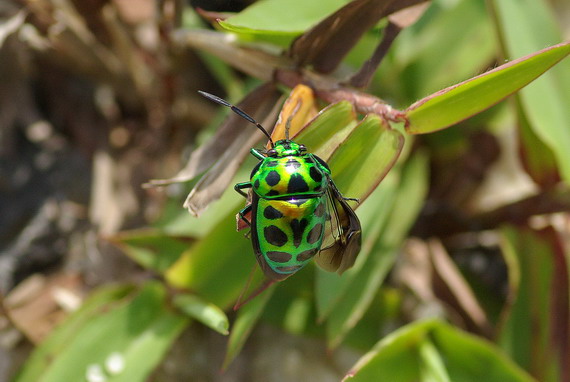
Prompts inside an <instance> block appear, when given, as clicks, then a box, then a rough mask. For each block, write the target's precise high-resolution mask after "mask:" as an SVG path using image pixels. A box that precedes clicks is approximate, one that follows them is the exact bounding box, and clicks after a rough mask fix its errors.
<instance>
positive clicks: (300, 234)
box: [199, 91, 361, 285]
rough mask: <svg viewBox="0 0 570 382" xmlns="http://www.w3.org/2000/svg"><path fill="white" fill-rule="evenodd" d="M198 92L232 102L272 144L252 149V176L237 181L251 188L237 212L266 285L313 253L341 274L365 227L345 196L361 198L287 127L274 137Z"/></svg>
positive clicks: (288, 273)
mask: <svg viewBox="0 0 570 382" xmlns="http://www.w3.org/2000/svg"><path fill="white" fill-rule="evenodd" d="M199 93H200V94H201V95H202V96H204V97H206V98H208V99H209V100H211V101H214V102H216V103H218V104H220V105H223V106H226V107H229V108H230V109H231V110H232V111H233V112H234V113H236V114H238V115H239V116H241V117H242V118H244V119H246V120H247V121H249V122H251V123H252V124H254V125H255V126H256V127H257V128H258V129H259V130H261V131H262V132H263V134H264V135H265V136H267V138H268V139H269V142H270V145H271V148H270V149H269V150H256V149H255V148H252V149H251V151H250V152H251V154H252V155H253V156H254V157H256V158H257V159H259V160H260V162H259V163H258V164H257V165H256V166H255V167H254V168H253V170H252V171H251V175H250V181H249V182H243V183H238V184H236V185H235V186H234V188H235V190H236V191H237V192H238V193H239V194H241V195H242V196H244V197H246V198H247V197H248V195H247V194H246V193H245V192H244V190H245V189H251V190H252V191H253V192H252V195H251V203H249V204H247V205H246V206H245V208H244V209H242V210H241V211H240V212H239V214H238V215H239V218H240V219H242V220H243V221H244V222H245V223H246V224H247V225H248V226H250V228H251V240H252V244H253V250H254V252H255V257H256V259H257V263H258V264H259V266H260V267H261V270H262V271H263V273H264V275H265V276H266V277H267V278H268V280H269V284H266V285H270V284H271V283H273V282H275V281H282V280H284V279H286V278H287V277H289V276H291V275H293V274H294V273H295V272H297V271H299V270H300V269H301V268H303V267H304V266H305V265H306V264H307V263H308V262H309V261H310V260H311V259H312V258H313V257H314V258H315V260H316V262H317V264H318V265H319V266H320V267H321V268H323V269H325V270H327V271H329V272H338V273H339V274H341V273H342V272H344V271H345V270H346V269H348V268H350V267H351V266H352V265H353V264H354V262H355V260H356V257H357V255H358V253H359V251H360V247H361V227H360V222H359V220H358V217H357V216H356V214H355V213H354V211H353V209H352V208H351V207H350V205H349V204H348V203H347V201H348V200H354V201H357V200H356V199H351V198H345V197H343V196H342V194H341V193H340V191H339V190H338V188H337V187H336V185H335V183H334V181H333V180H332V177H331V170H330V168H329V166H328V164H327V163H326V162H325V161H324V160H322V159H321V158H319V157H318V156H316V155H314V154H311V153H308V152H307V149H306V147H305V146H304V145H302V144H298V143H296V142H294V141H292V140H290V139H289V131H288V129H287V128H286V129H285V139H281V140H278V141H277V142H273V140H272V138H271V136H270V135H269V133H268V132H267V130H265V128H264V127H263V126H262V125H261V124H259V123H258V122H256V121H255V120H254V119H253V118H252V117H251V116H249V115H248V114H246V113H245V112H244V111H243V110H241V109H239V108H238V107H236V106H234V105H232V104H230V103H228V102H227V101H225V100H223V99H221V98H219V97H217V96H215V95H212V94H209V93H206V92H203V91H199ZM248 215H250V216H251V221H249V220H248V219H247V216H248ZM329 241H330V243H329Z"/></svg>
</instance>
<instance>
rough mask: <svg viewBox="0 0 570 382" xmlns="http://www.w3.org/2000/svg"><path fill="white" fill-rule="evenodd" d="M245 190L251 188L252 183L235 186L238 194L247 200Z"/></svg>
mask: <svg viewBox="0 0 570 382" xmlns="http://www.w3.org/2000/svg"><path fill="white" fill-rule="evenodd" d="M244 188H251V182H243V183H238V184H236V185H235V186H234V190H236V192H237V193H238V194H240V195H241V196H243V197H244V198H246V199H247V194H246V193H245V192H243V191H242V190H243V189H244Z"/></svg>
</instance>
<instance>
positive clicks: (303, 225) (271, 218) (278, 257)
mask: <svg viewBox="0 0 570 382" xmlns="http://www.w3.org/2000/svg"><path fill="white" fill-rule="evenodd" d="M255 199H256V201H257V203H255V207H254V211H253V219H254V224H253V227H256V228H255V229H254V231H253V232H252V239H253V244H254V249H255V252H256V255H257V256H258V257H259V256H261V258H259V260H260V261H259V262H260V264H264V263H265V264H267V267H263V266H262V268H263V269H264V272H266V273H268V272H269V273H270V276H271V277H272V278H278V279H284V278H287V277H288V276H290V275H291V274H293V273H295V272H296V271H298V270H299V269H301V268H302V267H303V266H304V265H305V264H307V263H308V262H309V260H311V258H312V257H313V256H315V255H316V254H317V253H318V251H319V249H320V247H321V244H322V241H323V232H324V226H325V221H326V198H325V197H323V196H321V197H310V198H303V197H300V198H299V197H292V198H288V199H287V200H267V199H262V198H255ZM268 276H269V275H268Z"/></svg>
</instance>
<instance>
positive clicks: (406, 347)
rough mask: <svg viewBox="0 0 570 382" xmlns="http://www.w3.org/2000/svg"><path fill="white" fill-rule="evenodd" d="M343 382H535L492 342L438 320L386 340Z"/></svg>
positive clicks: (358, 364)
mask: <svg viewBox="0 0 570 382" xmlns="http://www.w3.org/2000/svg"><path fill="white" fill-rule="evenodd" d="M343 381H351V382H352V381H354V382H358V381H366V382H368V381H390V382H415V381H426V382H427V381H453V382H478V381H485V382H531V381H534V380H533V379H532V378H531V377H530V376H529V375H527V374H525V373H524V371H522V370H520V369H519V368H518V367H517V366H516V365H514V364H513V363H512V361H510V360H509V359H508V358H506V357H505V356H504V355H503V354H501V353H500V352H499V351H498V349H496V348H495V347H494V346H493V345H492V344H490V343H488V342H487V341H484V340H482V339H480V338H477V337H475V336H473V335H470V334H467V333H464V332H461V331H459V330H457V329H455V328H453V327H451V326H449V325H447V324H444V323H442V322H439V321H435V320H428V321H420V322H416V323H413V324H410V325H407V326H405V327H403V328H400V329H398V330H397V331H395V332H394V333H392V334H390V335H388V336H387V337H385V338H384V339H382V340H381V341H380V342H378V344H376V346H374V348H373V349H372V350H371V351H370V352H368V353H367V354H366V355H364V356H363V357H362V358H361V359H360V360H359V361H358V362H357V363H356V365H355V366H353V368H352V370H351V371H350V372H349V373H348V374H347V376H346V377H345V378H344V380H343Z"/></svg>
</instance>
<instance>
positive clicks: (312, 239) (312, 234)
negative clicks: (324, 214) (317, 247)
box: [307, 223, 323, 244]
mask: <svg viewBox="0 0 570 382" xmlns="http://www.w3.org/2000/svg"><path fill="white" fill-rule="evenodd" d="M322 233H323V225H322V224H321V223H319V224H317V225H315V226H314V227H313V228H312V229H311V230H310V231H309V234H308V235H307V243H309V244H315V243H316V242H317V241H318V240H319V239H320V238H321V234H322Z"/></svg>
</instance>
